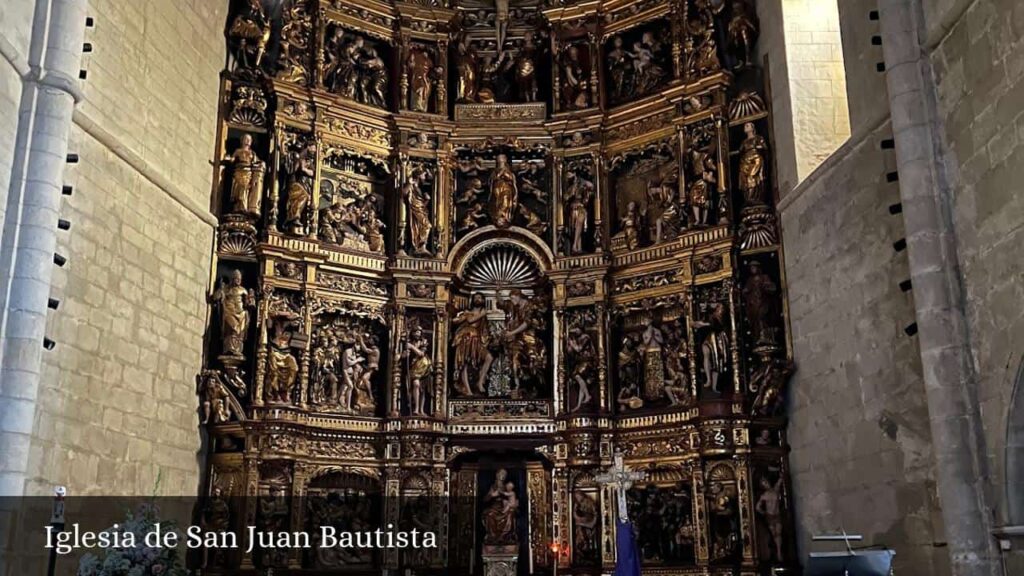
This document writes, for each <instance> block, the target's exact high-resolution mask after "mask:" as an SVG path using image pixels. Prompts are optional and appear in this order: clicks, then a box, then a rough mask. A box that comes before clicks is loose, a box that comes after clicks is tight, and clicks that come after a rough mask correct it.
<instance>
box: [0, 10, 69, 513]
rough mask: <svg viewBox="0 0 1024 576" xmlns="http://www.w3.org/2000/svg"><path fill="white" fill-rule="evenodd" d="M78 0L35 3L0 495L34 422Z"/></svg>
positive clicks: (11, 483) (1, 345)
mask: <svg viewBox="0 0 1024 576" xmlns="http://www.w3.org/2000/svg"><path fill="white" fill-rule="evenodd" d="M86 8H87V3H86V0H49V1H45V0H41V1H40V2H39V3H38V4H37V6H36V12H35V22H34V24H33V39H32V48H31V54H30V57H29V66H30V69H31V71H30V73H29V74H28V75H27V76H26V77H24V78H23V89H22V99H21V111H20V114H19V124H18V138H17V143H16V145H15V152H14V169H13V171H12V178H11V186H10V192H9V194H8V198H7V218H6V220H5V222H4V229H3V237H2V240H0V277H2V280H3V282H2V283H0V296H2V303H3V305H2V306H0V463H2V464H0V495H21V494H23V492H24V484H25V478H26V474H27V472H28V470H27V467H28V453H29V445H30V441H31V434H32V428H33V425H34V422H35V414H36V402H37V398H38V395H39V377H40V372H41V368H42V359H43V358H42V356H43V336H44V332H45V329H46V315H47V303H48V299H49V297H50V284H51V281H52V276H53V266H54V250H55V248H56V245H57V219H58V215H59V212H60V206H61V189H62V188H63V186H64V166H65V165H66V163H67V153H68V135H69V132H70V129H71V115H72V112H73V111H74V107H75V103H76V102H77V101H79V100H81V92H80V91H79V88H78V79H77V78H78V73H79V68H80V64H81V54H82V43H83V39H84V34H85V17H86Z"/></svg>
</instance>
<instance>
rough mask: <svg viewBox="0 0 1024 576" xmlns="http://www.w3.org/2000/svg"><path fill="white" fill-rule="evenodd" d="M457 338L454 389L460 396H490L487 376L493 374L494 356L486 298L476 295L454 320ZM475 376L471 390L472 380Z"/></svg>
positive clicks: (454, 342)
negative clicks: (489, 347) (467, 307)
mask: <svg viewBox="0 0 1024 576" xmlns="http://www.w3.org/2000/svg"><path fill="white" fill-rule="evenodd" d="M452 325H453V326H455V337H454V338H453V340H452V346H453V347H454V348H455V370H456V373H455V389H456V390H457V391H458V392H459V394H463V395H465V396H473V395H474V394H475V393H480V394H481V395H483V394H486V393H487V387H486V385H487V384H486V383H487V374H488V373H489V372H490V369H491V364H492V363H493V362H494V355H492V354H491V351H490V350H489V349H488V346H489V344H490V332H489V323H488V321H487V305H486V301H485V300H484V296H483V294H473V296H472V297H471V298H470V304H469V309H467V310H463V311H462V312H459V313H458V315H456V316H455V318H454V319H453V320H452ZM472 375H475V378H473V379H472V383H473V384H474V386H475V390H474V387H471V386H470V380H471V376H472Z"/></svg>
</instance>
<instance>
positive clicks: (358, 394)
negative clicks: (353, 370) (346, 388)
mask: <svg viewBox="0 0 1024 576" xmlns="http://www.w3.org/2000/svg"><path fill="white" fill-rule="evenodd" d="M356 338H357V340H356V353H358V354H362V355H363V356H362V357H363V364H362V371H361V372H360V373H359V376H358V379H357V380H356V383H355V400H354V401H353V402H352V408H353V410H354V411H355V412H356V413H357V414H362V415H364V416H372V415H373V414H374V413H375V412H376V411H377V400H376V399H375V398H374V397H373V385H372V383H373V376H374V375H375V374H376V373H377V371H378V370H380V347H379V346H378V345H377V337H376V336H374V335H373V334H370V333H363V334H359V335H358V336H357V337H356Z"/></svg>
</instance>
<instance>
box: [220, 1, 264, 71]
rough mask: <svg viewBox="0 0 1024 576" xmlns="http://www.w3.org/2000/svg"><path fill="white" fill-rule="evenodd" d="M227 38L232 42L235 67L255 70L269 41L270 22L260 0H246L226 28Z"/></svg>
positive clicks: (261, 61) (259, 64)
mask: <svg viewBox="0 0 1024 576" xmlns="http://www.w3.org/2000/svg"><path fill="white" fill-rule="evenodd" d="M228 38H229V40H230V41H231V43H233V44H234V52H233V56H234V59H235V62H234V64H235V69H237V70H257V69H259V68H260V66H261V65H262V63H263V56H264V54H266V51H267V43H268V42H269V41H270V22H269V21H268V20H267V16H266V13H265V12H264V11H263V2H262V0H248V1H247V2H246V4H245V7H244V8H243V9H242V10H241V11H240V12H239V13H238V15H237V16H235V19H234V20H233V21H232V22H231V26H230V27H229V28H228Z"/></svg>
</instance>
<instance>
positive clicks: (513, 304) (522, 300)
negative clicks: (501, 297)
mask: <svg viewBox="0 0 1024 576" xmlns="http://www.w3.org/2000/svg"><path fill="white" fill-rule="evenodd" d="M539 306H540V305H539V303H538V301H536V300H534V301H531V300H529V299H527V298H526V297H525V296H524V295H523V292H522V290H520V289H518V288H514V289H512V290H511V291H510V293H509V298H508V300H506V301H505V302H503V307H504V309H505V333H504V334H503V335H502V344H503V345H504V347H505V352H506V353H507V354H508V357H509V359H510V360H511V364H512V381H513V384H514V386H515V390H516V391H519V390H521V385H522V381H523V380H524V379H525V378H526V377H528V376H537V375H538V372H539V371H540V370H541V369H543V367H544V363H545V361H546V360H545V359H546V353H545V351H544V345H543V343H542V342H541V341H540V337H539V336H538V334H537V329H538V328H539V324H540V323H541V320H540V319H539V312H540V310H539Z"/></svg>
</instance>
